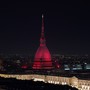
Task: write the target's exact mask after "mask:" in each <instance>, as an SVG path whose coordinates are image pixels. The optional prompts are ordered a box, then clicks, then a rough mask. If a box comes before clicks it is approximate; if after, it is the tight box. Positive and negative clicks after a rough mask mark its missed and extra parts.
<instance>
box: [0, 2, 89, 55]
mask: <svg viewBox="0 0 90 90" xmlns="http://www.w3.org/2000/svg"><path fill="white" fill-rule="evenodd" d="M89 9H90V6H89V2H85V1H65V2H64V1H61V2H60V3H59V2H2V5H1V7H0V26H1V27H0V42H1V43H0V53H14V54H16V53H20V54H29V53H33V54H35V51H36V50H37V48H38V46H39V38H40V34H41V33H40V32H41V19H42V18H41V16H42V14H44V16H45V17H44V18H45V37H46V44H47V47H48V48H49V50H50V52H51V53H53V54H55V53H58V54H81V55H82V54H89V55H90V47H89V46H90V36H89V33H90V31H89V29H90V25H89V24H90V22H89V21H90V17H89V16H90V11H89Z"/></svg>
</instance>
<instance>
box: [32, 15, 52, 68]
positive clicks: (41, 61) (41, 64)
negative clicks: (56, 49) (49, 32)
mask: <svg viewBox="0 0 90 90" xmlns="http://www.w3.org/2000/svg"><path fill="white" fill-rule="evenodd" d="M45 41H46V40H45V37H44V16H43V15H42V31H41V38H40V46H39V48H38V49H37V52H36V54H35V58H34V63H33V69H52V61H51V55H50V52H49V50H48V48H47V47H46V43H45Z"/></svg>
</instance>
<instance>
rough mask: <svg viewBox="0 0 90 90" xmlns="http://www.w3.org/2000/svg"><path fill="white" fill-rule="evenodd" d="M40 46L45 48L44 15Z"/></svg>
mask: <svg viewBox="0 0 90 90" xmlns="http://www.w3.org/2000/svg"><path fill="white" fill-rule="evenodd" d="M40 46H45V37H44V15H43V14H42V28H41V38H40Z"/></svg>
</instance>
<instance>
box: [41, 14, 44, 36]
mask: <svg viewBox="0 0 90 90" xmlns="http://www.w3.org/2000/svg"><path fill="white" fill-rule="evenodd" d="M41 37H44V15H43V14H42V32H41Z"/></svg>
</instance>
